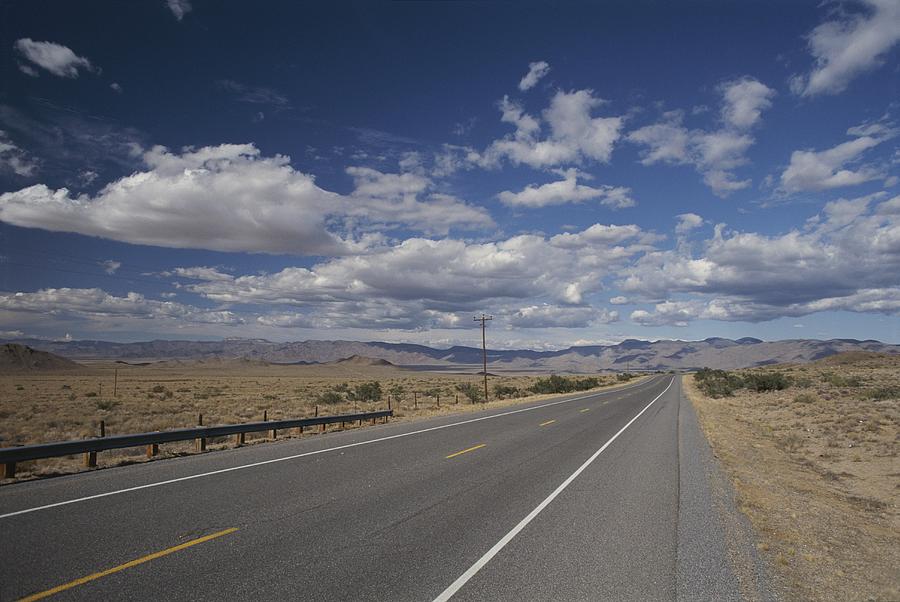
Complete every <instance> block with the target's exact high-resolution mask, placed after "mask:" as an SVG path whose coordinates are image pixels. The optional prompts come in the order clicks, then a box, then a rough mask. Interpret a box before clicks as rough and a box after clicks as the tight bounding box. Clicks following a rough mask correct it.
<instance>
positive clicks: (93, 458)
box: [84, 420, 106, 468]
mask: <svg viewBox="0 0 900 602" xmlns="http://www.w3.org/2000/svg"><path fill="white" fill-rule="evenodd" d="M100 436H101V437H106V421H105V420H101V421H100ZM84 466H85V468H96V467H97V452H95V451H90V452H84Z"/></svg>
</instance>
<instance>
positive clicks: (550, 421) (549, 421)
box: [541, 420, 556, 426]
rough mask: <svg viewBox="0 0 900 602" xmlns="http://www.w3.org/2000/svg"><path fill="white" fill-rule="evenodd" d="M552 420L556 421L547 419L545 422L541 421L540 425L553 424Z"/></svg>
mask: <svg viewBox="0 0 900 602" xmlns="http://www.w3.org/2000/svg"><path fill="white" fill-rule="evenodd" d="M554 422H556V421H555V420H548V421H547V422H542V423H541V426H547V425H548V424H553V423H554Z"/></svg>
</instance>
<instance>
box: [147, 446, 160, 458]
mask: <svg viewBox="0 0 900 602" xmlns="http://www.w3.org/2000/svg"><path fill="white" fill-rule="evenodd" d="M158 453H159V444H158V443H151V444H150V445H148V446H147V457H148V458H152V457H153V456H155V455H156V454H158Z"/></svg>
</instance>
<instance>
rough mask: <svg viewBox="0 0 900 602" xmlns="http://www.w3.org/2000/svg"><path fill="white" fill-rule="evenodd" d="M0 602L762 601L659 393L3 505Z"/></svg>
mask: <svg viewBox="0 0 900 602" xmlns="http://www.w3.org/2000/svg"><path fill="white" fill-rule="evenodd" d="M0 566H2V572H0V600H13V599H19V598H22V597H26V596H29V595H33V594H40V593H43V592H48V591H52V590H53V589H54V588H60V589H59V590H58V591H57V592H56V593H55V594H53V597H55V598H60V599H134V600H142V599H166V600H170V599H179V600H181V599H183V600H205V599H222V598H226V597H227V598H231V599H243V598H249V597H256V598H274V599H310V600H317V601H318V600H322V601H324V600H391V601H395V600H425V601H431V600H444V599H450V598H452V599H453V600H516V601H517V602H523V601H528V600H675V599H679V600H739V599H764V600H765V599H772V594H771V592H770V590H769V587H768V580H767V578H766V572H765V570H764V568H763V567H762V565H761V564H760V562H759V559H758V558H756V556H755V548H754V546H753V542H752V540H751V538H750V536H749V532H748V529H747V526H746V524H745V523H744V521H743V520H742V519H741V517H740V515H739V514H738V513H737V512H736V511H735V509H734V504H733V500H732V499H731V492H730V489H729V487H728V484H727V483H726V482H725V480H724V479H723V478H722V476H721V474H720V473H719V471H718V468H717V466H716V463H715V461H714V459H713V457H712V454H711V453H710V450H709V447H708V445H707V443H706V440H705V439H704V437H703V435H702V433H700V431H699V429H698V427H697V422H696V417H695V416H694V414H693V410H692V408H691V406H690V404H689V402H687V401H686V400H685V399H683V397H682V394H681V385H680V379H679V378H678V377H674V376H671V375H662V376H657V377H653V378H651V379H649V380H647V381H645V382H642V383H639V384H637V385H630V386H627V387H625V388H622V389H620V390H615V391H609V392H603V393H597V394H592V395H587V396H586V395H584V394H582V395H572V396H568V397H561V398H559V399H558V400H552V401H551V402H547V401H544V402H540V403H532V404H529V405H522V406H513V407H509V408H504V409H500V410H492V411H486V412H481V413H477V414H462V415H457V416H449V417H447V416H445V417H441V418H436V419H430V420H423V421H417V422H407V423H394V424H387V425H382V426H376V427H368V428H365V429H358V430H351V431H345V432H341V433H333V434H328V435H318V436H310V437H307V438H303V439H300V440H296V439H295V440H286V441H281V442H277V443H271V444H265V445H256V446H250V447H244V448H240V449H233V450H228V451H221V452H214V453H208V454H203V455H196V456H186V457H183V458H177V459H172V460H164V461H158V462H152V463H149V464H144V465H137V466H128V467H120V468H114V469H108V470H102V471H95V472H91V473H87V474H81V475H72V476H67V477H59V478H54V479H47V480H44V481H35V482H26V483H20V484H16V485H11V486H5V487H3V488H0Z"/></svg>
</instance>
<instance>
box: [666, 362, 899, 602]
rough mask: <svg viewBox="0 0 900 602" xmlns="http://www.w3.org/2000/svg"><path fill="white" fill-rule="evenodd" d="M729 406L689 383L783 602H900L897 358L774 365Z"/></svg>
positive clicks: (688, 378) (703, 425) (731, 399)
mask: <svg viewBox="0 0 900 602" xmlns="http://www.w3.org/2000/svg"><path fill="white" fill-rule="evenodd" d="M773 371H780V372H781V373H782V374H785V375H786V376H788V378H789V379H790V380H791V382H792V383H794V384H793V385H792V386H791V387H790V388H787V389H784V390H778V391H767V392H763V393H757V392H751V391H748V390H747V389H740V390H738V391H736V392H735V393H734V396H732V397H722V398H719V399H714V398H711V397H708V396H707V395H705V394H703V393H702V392H701V391H700V389H699V388H698V386H697V382H696V381H695V379H694V377H693V376H686V377H685V378H684V388H685V392H686V393H687V395H688V397H689V398H690V399H691V401H692V403H693V405H694V407H695V409H696V411H697V414H698V417H699V420H700V424H701V428H702V429H703V431H704V433H705V434H706V437H707V438H708V440H709V442H710V444H711V445H712V447H713V450H714V452H715V454H716V456H717V457H718V458H719V460H720V461H721V463H722V465H723V467H724V468H725V470H726V472H727V473H728V474H729V476H730V478H731V480H732V482H733V484H734V487H735V490H736V493H737V502H738V505H739V507H740V509H741V511H743V512H744V513H745V514H746V515H747V516H748V517H749V519H750V522H751V524H752V525H753V527H754V530H755V532H756V535H757V538H758V546H759V549H760V551H761V552H762V554H763V555H764V556H766V557H767V558H768V560H769V561H770V563H771V566H773V567H774V568H775V571H776V584H775V585H776V588H777V590H778V592H779V594H780V597H782V598H784V599H788V600H900V552H898V550H900V513H898V492H900V463H898V459H897V458H898V442H900V430H898V422H900V403H898V400H897V398H896V396H895V392H896V391H898V390H900V389H897V388H896V387H897V386H898V385H900V358H896V357H894V358H890V357H887V358H886V357H883V356H878V357H856V358H844V359H843V360H842V359H841V358H833V359H831V361H825V362H817V363H813V364H809V365H807V366H778V367H772V368H765V369H761V370H755V371H754V372H757V373H759V372H773Z"/></svg>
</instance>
